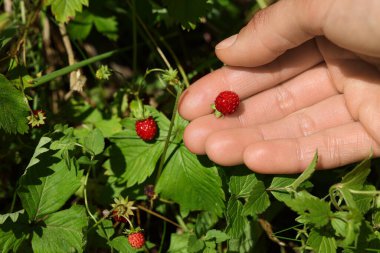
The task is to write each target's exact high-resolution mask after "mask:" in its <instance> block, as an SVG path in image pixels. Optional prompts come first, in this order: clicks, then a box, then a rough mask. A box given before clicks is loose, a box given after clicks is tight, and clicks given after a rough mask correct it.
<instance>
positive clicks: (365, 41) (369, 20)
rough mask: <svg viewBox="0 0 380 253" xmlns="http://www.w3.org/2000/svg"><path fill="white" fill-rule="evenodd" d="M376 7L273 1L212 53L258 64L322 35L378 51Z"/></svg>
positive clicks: (343, 0)
mask: <svg viewBox="0 0 380 253" xmlns="http://www.w3.org/2000/svg"><path fill="white" fill-rule="evenodd" d="M379 10H380V2H379V1H377V0H370V1H366V4H361V3H360V2H359V1H351V0H340V1H335V0H322V1H321V0H308V1H304V0H282V1H278V2H277V3H275V4H273V5H272V6H269V7H268V8H266V9H264V10H261V11H259V12H258V13H257V14H256V15H255V16H254V17H253V19H252V20H251V21H250V22H249V23H248V24H247V25H246V26H245V27H244V28H243V29H242V30H241V31H240V32H239V33H238V34H237V35H233V36H231V37H230V38H228V39H226V40H224V41H222V42H221V43H219V44H218V45H217V46H216V54H217V56H218V57H219V59H221V60H222V61H223V62H224V63H225V64H227V65H231V66H245V67H248V66H250V67H252V66H259V65H262V64H266V63H268V62H270V61H272V60H274V59H276V58H277V57H278V56H279V55H281V54H283V53H284V52H285V51H286V50H288V49H290V48H294V47H296V46H298V45H300V44H302V43H304V42H305V41H307V40H309V39H311V38H313V37H315V36H319V35H324V36H325V37H327V38H328V39H329V40H331V41H332V42H334V43H335V44H337V45H339V46H341V47H344V48H346V49H349V50H352V51H355V52H357V53H362V54H364V55H368V56H380V49H379V47H378V41H379V39H380V32H379V30H378V29H377V26H378V21H379V18H378V17H379V16H378V12H379ZM347 28H349V29H347ZM353 35H354V36H353ZM363 45H366V46H365V47H363Z"/></svg>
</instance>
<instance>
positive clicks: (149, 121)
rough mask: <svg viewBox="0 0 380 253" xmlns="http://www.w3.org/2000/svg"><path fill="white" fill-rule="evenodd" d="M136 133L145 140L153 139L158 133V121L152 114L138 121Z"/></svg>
mask: <svg viewBox="0 0 380 253" xmlns="http://www.w3.org/2000/svg"><path fill="white" fill-rule="evenodd" d="M135 127H136V133H137V135H138V136H139V137H140V138H141V139H143V140H144V141H151V140H153V139H154V137H155V136H156V134H157V123H156V121H155V120H154V119H153V117H152V116H150V117H148V118H146V119H142V120H138V121H136V125H135Z"/></svg>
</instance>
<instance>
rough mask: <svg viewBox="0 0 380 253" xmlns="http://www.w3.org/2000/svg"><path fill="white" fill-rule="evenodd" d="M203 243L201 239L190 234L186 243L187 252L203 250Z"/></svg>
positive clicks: (194, 252)
mask: <svg viewBox="0 0 380 253" xmlns="http://www.w3.org/2000/svg"><path fill="white" fill-rule="evenodd" d="M204 247H205V243H204V241H202V240H199V239H198V238H197V237H196V236H195V235H190V237H189V242H188V244H187V250H188V252H189V253H196V252H200V251H201V250H203V249H204Z"/></svg>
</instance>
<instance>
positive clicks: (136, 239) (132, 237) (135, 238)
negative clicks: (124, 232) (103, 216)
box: [128, 231, 145, 249]
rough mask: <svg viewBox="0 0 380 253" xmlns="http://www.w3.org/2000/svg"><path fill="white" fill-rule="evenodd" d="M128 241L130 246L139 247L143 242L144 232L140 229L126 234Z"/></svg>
mask: <svg viewBox="0 0 380 253" xmlns="http://www.w3.org/2000/svg"><path fill="white" fill-rule="evenodd" d="M128 242H129V244H130V245H131V246H132V248H135V249H140V248H142V246H144V244H145V237H144V234H143V233H142V232H141V231H139V232H133V233H131V234H129V235H128Z"/></svg>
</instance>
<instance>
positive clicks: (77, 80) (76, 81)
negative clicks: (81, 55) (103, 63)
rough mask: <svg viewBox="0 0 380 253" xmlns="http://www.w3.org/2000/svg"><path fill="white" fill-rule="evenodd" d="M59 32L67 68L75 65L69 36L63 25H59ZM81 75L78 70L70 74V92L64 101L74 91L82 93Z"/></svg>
mask: <svg viewBox="0 0 380 253" xmlns="http://www.w3.org/2000/svg"><path fill="white" fill-rule="evenodd" d="M59 32H60V33H61V36H62V41H63V45H64V46H65V49H66V53H67V59H68V61H69V66H71V65H74V64H75V55H74V50H73V47H72V45H71V41H70V38H69V36H68V35H67V30H66V25H65V24H64V23H61V24H59ZM81 77H82V75H81V73H80V71H79V70H77V71H73V72H71V73H70V91H69V92H68V93H67V94H66V95H65V100H67V99H69V98H70V97H71V95H72V93H73V92H74V91H79V92H80V91H82V88H83V85H84V82H85V81H83V82H82V81H81Z"/></svg>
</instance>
